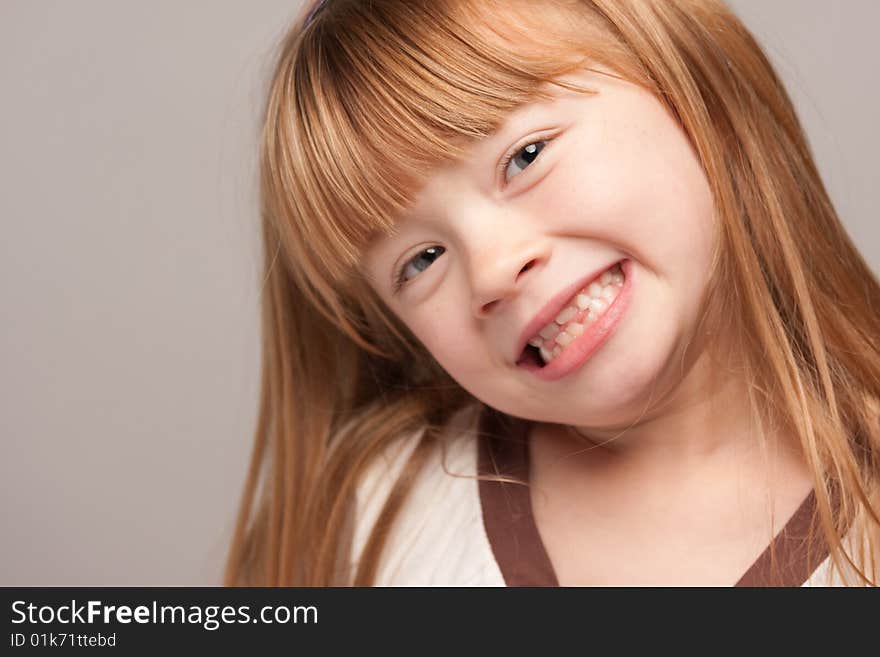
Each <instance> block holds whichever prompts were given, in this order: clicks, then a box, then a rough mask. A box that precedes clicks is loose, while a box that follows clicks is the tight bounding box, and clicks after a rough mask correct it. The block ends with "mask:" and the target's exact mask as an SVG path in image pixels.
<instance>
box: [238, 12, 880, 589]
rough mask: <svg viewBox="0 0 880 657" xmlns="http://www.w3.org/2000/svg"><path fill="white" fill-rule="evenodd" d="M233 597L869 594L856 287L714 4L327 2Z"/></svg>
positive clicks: (781, 116)
mask: <svg viewBox="0 0 880 657" xmlns="http://www.w3.org/2000/svg"><path fill="white" fill-rule="evenodd" d="M262 199H263V207H262V211H263V238H264V241H265V258H266V260H265V266H266V271H265V286H264V289H263V315H262V318H263V379H262V398H261V405H260V416H259V424H258V426H257V430H256V441H255V445H254V451H253V457H252V461H251V465H250V471H249V474H248V478H247V482H246V485H245V491H244V496H243V500H242V505H241V509H240V515H239V520H238V524H237V528H236V531H235V536H234V538H233V542H232V548H231V551H230V555H229V561H228V568H227V573H226V581H227V583H228V584H230V585H238V584H246V585H300V586H303V585H305V586H309V585H345V584H354V585H505V584H506V585H533V586H543V585H563V586H564V585H730V584H738V585H750V586H752V585H785V586H800V585H804V584H812V585H827V584H847V585H865V584H869V585H876V584H877V579H878V576H880V572H878V570H877V563H876V561H877V558H878V552H880V519H878V511H880V500H878V498H880V419H878V413H880V403H878V397H880V354H878V349H877V335H878V334H880V322H878V315H877V311H878V309H880V286H878V282H877V280H876V278H875V277H874V275H873V274H872V272H871V270H870V269H869V267H868V266H867V265H866V264H865V262H864V260H863V259H862V258H861V257H860V255H859V253H858V252H857V250H856V248H855V247H854V246H853V244H852V242H851V241H850V240H849V238H848V236H847V234H846V232H845V230H844V229H843V227H842V226H841V224H840V221H839V219H838V217H837V215H836V213H835V211H834V208H833V207H832V205H831V202H830V200H829V198H828V195H827V193H826V191H825V188H824V186H823V184H822V181H821V180H820V178H819V175H818V173H817V170H816V167H815V165H814V163H813V160H812V157H811V155H810V151H809V148H808V146H807V142H806V139H805V138H804V135H803V133H802V130H801V127H800V125H799V123H798V120H797V118H796V116H795V113H794V110H793V109H792V105H791V102H790V100H789V98H788V96H787V95H786V92H785V90H784V89H783V87H782V85H781V84H780V82H779V80H778V79H777V77H776V75H775V74H774V72H773V70H772V68H771V66H770V64H769V63H768V61H767V59H766V58H765V56H764V55H763V53H762V51H761V49H760V48H759V46H758V45H757V44H756V43H755V41H754V40H753V38H752V37H751V35H750V34H749V33H748V31H747V30H746V29H745V28H744V27H743V26H742V24H741V23H740V22H739V21H738V20H737V19H736V18H735V16H734V15H733V14H732V13H731V12H730V11H729V10H728V9H727V8H726V7H725V6H724V5H723V4H722V3H721V2H719V1H718V0H407V1H402V0H371V1H370V2H365V1H363V0H326V1H324V2H320V3H318V4H317V5H314V6H310V7H307V8H306V10H305V11H304V14H303V16H302V17H301V18H300V19H299V20H298V21H297V24H296V25H295V26H294V27H293V30H292V31H291V32H290V34H289V35H288V36H287V37H286V39H285V41H284V44H283V48H282V52H281V55H280V60H279V63H278V67H277V70H276V72H275V76H274V79H273V81H272V85H271V90H270V94H269V100H268V104H267V109H266V119H265V126H264V131H263V146H262Z"/></svg>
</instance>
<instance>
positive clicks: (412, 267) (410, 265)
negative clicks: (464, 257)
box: [394, 246, 446, 294]
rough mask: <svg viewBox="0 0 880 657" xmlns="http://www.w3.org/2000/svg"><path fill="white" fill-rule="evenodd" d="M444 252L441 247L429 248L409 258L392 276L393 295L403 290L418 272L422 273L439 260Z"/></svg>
mask: <svg viewBox="0 0 880 657" xmlns="http://www.w3.org/2000/svg"><path fill="white" fill-rule="evenodd" d="M444 251H446V249H445V248H443V247H442V246H431V247H428V248H427V249H424V250H422V251H420V252H419V253H417V254H416V256H415V257H413V258H410V259H409V260H407V261H406V262H405V263H403V266H402V267H401V268H400V269H399V270H398V271H397V273H396V274H395V275H394V293H395V294H397V293H398V292H400V290H401V288H403V286H404V285H406V284H407V282H409V281H410V280H412V279H413V278H415V277H416V276H418V275H419V272H423V271H424V270H426V269H427V268H428V267H430V266H431V263H432V262H434V261H435V260H436V259H437V258H439V257H440V256H441V255H442V254H443V252H444ZM425 263H426V264H425ZM413 272H414V273H413ZM410 274H411V275H410Z"/></svg>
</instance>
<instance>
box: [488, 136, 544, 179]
mask: <svg viewBox="0 0 880 657" xmlns="http://www.w3.org/2000/svg"><path fill="white" fill-rule="evenodd" d="M546 145H547V140H545V139H544V140H540V141H533V142H532V143H530V144H526V145H525V146H524V147H523V148H520V149H519V150H518V151H514V152H512V153H510V154H509V155H508V156H507V157H506V158H504V160H503V161H502V162H501V165H500V166H499V169H500V170H501V177H502V179H503V180H504V182H505V183H507V182H508V181H509V180H510V179H511V178H513V177H514V176H516V175H518V174H519V172H520V171H522V170H523V169H525V168H526V167H527V166H529V165H530V164H531V163H532V162H534V161H535V159H536V158H537V157H538V155H539V154H540V153H541V151H542V150H544V147H545V146H546Z"/></svg>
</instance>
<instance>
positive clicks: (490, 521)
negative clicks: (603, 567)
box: [477, 407, 559, 586]
mask: <svg viewBox="0 0 880 657" xmlns="http://www.w3.org/2000/svg"><path fill="white" fill-rule="evenodd" d="M527 427H528V423H526V422H523V421H521V420H516V419H514V418H511V417H510V416H507V415H503V414H501V413H499V412H498V411H495V410H494V409H491V408H488V407H484V408H483V409H482V412H481V413H480V423H479V432H478V436H477V441H478V444H479V456H478V459H477V461H478V465H477V468H478V472H479V474H480V475H486V474H491V475H507V476H511V477H516V478H517V479H519V480H520V481H525V482H528V480H529V451H528V431H527ZM479 488H480V504H481V506H482V508H483V525H484V526H485V528H486V535H487V536H488V537H489V544H490V545H491V546H492V552H493V553H494V554H495V561H497V562H498V567H499V568H500V569H501V574H502V575H503V576H504V582H505V584H507V586H559V582H558V581H557V579H556V573H555V572H554V570H553V564H551V563H550V557H549V556H547V550H546V549H545V548H544V542H543V541H542V540H541V536H540V534H538V527H537V526H536V525H535V517H534V515H533V514H532V498H531V495H530V494H529V487H528V486H524V485H522V484H512V483H507V482H496V481H484V480H480V482H479Z"/></svg>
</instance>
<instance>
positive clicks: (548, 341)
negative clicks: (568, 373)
mask: <svg viewBox="0 0 880 657" xmlns="http://www.w3.org/2000/svg"><path fill="white" fill-rule="evenodd" d="M623 283H624V273H623V269H622V267H621V264H620V263H619V262H618V263H616V264H615V265H613V266H612V267H610V268H609V269H607V270H606V271H605V272H604V273H602V275H601V276H599V277H598V278H597V279H595V280H594V281H593V282H592V283H590V284H589V285H588V286H586V287H585V288H583V289H582V290H580V291H579V292H577V293H576V294H575V295H574V296H573V297H572V298H571V299H570V300H569V302H568V304H567V305H566V306H565V308H563V309H562V310H561V311H560V312H559V314H558V315H557V316H556V318H555V320H554V321H552V322H550V323H549V324H547V326H545V327H544V328H542V329H541V330H540V331H538V333H536V334H535V335H534V336H533V337H532V338H531V339H530V340H529V342H528V344H527V345H526V347H525V349H524V350H523V353H522V354H521V356H520V358H519V360H518V361H517V365H520V366H522V365H525V366H531V367H544V366H545V365H547V364H549V363H551V362H553V360H554V359H556V357H557V356H559V355H560V354H561V353H563V352H564V351H565V349H566V347H568V345H570V344H571V343H572V342H574V341H575V339H576V338H579V337H580V336H582V335H583V334H584V333H587V332H589V331H590V327H591V326H592V325H593V324H594V323H595V322H596V320H598V319H599V318H600V317H602V315H603V314H604V313H605V311H606V310H608V308H609V307H610V306H611V304H612V303H613V302H614V300H615V299H616V298H617V295H618V294H620V290H621V289H622V288H623Z"/></svg>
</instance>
